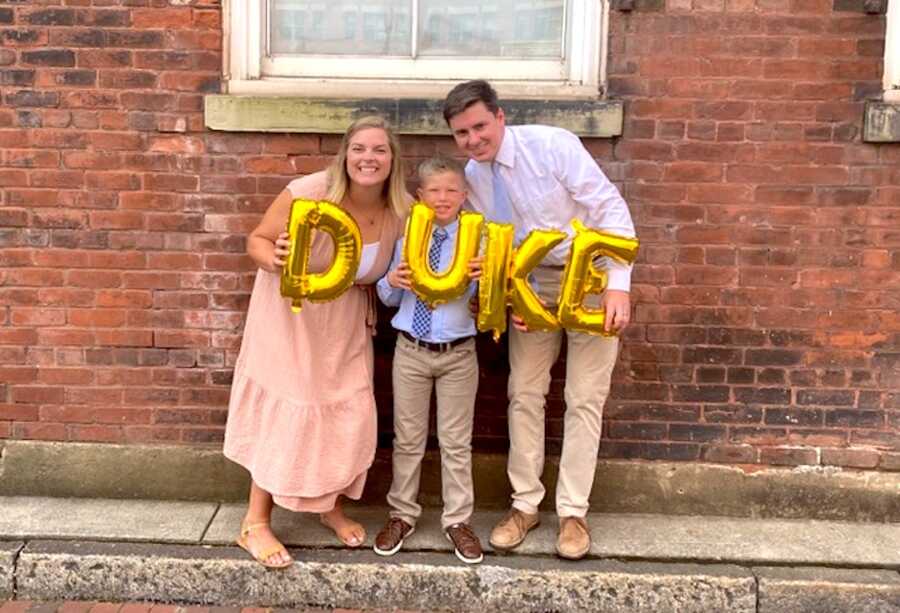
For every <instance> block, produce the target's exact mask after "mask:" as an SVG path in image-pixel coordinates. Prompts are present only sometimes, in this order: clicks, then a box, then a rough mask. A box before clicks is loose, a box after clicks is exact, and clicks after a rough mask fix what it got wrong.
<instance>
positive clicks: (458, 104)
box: [444, 79, 500, 125]
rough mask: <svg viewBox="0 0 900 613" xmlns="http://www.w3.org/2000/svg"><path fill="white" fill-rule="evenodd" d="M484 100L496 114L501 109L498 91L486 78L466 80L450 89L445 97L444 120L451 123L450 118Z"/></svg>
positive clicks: (488, 107) (488, 108)
mask: <svg viewBox="0 0 900 613" xmlns="http://www.w3.org/2000/svg"><path fill="white" fill-rule="evenodd" d="M479 102H483V103H484V106H486V107H487V110H489V111H490V112H491V113H493V114H494V115H496V114H497V111H499V110H500V103H499V102H498V100H497V92H496V91H494V88H493V87H491V84H490V83H488V82H487V81H485V80H484V79H476V80H474V81H465V82H464V83H460V84H459V85H457V86H456V87H454V88H453V89H451V90H450V93H449V94H447V97H446V98H444V121H446V122H447V125H450V119H452V118H453V117H454V116H456V115H459V114H460V113H462V112H463V111H465V110H466V109H467V108H469V107H470V106H472V105H473V104H477V103H479Z"/></svg>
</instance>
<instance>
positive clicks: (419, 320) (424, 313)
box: [412, 228, 447, 339]
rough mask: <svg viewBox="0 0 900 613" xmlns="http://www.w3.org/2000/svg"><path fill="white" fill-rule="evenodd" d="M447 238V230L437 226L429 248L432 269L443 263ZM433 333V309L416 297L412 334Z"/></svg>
mask: <svg viewBox="0 0 900 613" xmlns="http://www.w3.org/2000/svg"><path fill="white" fill-rule="evenodd" d="M445 240H447V231H446V230H444V229H443V228H435V230H434V234H433V235H432V238H431V247H429V249H428V265H429V266H431V270H433V271H437V270H438V266H440V265H441V245H442V244H444V241H445ZM429 333H431V309H429V308H428V306H427V305H426V304H425V303H424V302H422V301H421V300H420V299H418V298H416V306H415V308H413V318H412V334H413V336H415V337H416V338H419V339H421V338H425V337H426V336H428V334H429Z"/></svg>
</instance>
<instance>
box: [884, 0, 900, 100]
mask: <svg viewBox="0 0 900 613" xmlns="http://www.w3.org/2000/svg"><path fill="white" fill-rule="evenodd" d="M884 100H885V102H900V0H890V2H888V10H887V33H886V36H885V40H884Z"/></svg>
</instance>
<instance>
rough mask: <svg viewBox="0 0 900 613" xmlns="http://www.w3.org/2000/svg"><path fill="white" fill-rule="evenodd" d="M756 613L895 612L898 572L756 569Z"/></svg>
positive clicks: (898, 602) (899, 607) (899, 603)
mask: <svg viewBox="0 0 900 613" xmlns="http://www.w3.org/2000/svg"><path fill="white" fill-rule="evenodd" d="M753 570H754V574H755V575H756V576H757V578H758V581H759V609H758V612H759V613H785V612H786V611H789V612H790V613H847V612H850V611H852V612H853V613H863V612H864V613H897V611H900V575H898V574H897V573H895V572H891V571H886V570H846V569H833V568H755V569H753Z"/></svg>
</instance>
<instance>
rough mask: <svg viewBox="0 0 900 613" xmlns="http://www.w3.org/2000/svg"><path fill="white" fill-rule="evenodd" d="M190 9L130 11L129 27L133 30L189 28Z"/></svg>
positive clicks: (173, 8)
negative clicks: (133, 28)
mask: <svg viewBox="0 0 900 613" xmlns="http://www.w3.org/2000/svg"><path fill="white" fill-rule="evenodd" d="M191 21H192V19H191V9H190V7H172V8H165V9H160V8H146V9H140V8H139V9H133V10H132V11H131V25H132V26H133V27H135V28H141V29H145V28H161V29H166V30H177V29H182V28H190V27H191Z"/></svg>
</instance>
